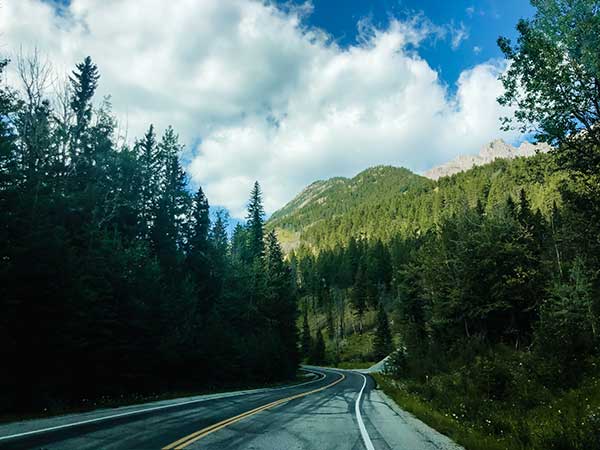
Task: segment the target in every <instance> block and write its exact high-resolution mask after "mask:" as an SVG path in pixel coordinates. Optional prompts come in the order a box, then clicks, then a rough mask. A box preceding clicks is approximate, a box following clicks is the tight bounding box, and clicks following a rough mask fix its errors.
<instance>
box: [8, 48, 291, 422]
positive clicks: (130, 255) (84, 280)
mask: <svg viewBox="0 0 600 450" xmlns="http://www.w3.org/2000/svg"><path fill="white" fill-rule="evenodd" d="M7 64H8V61H3V62H2V63H0V77H1V76H2V73H3V71H4V70H5V68H6V66H7ZM18 69H19V70H18V72H19V74H20V77H21V81H22V86H21V88H22V93H21V94H18V93H17V92H16V91H13V90H11V89H9V88H7V87H6V86H5V84H1V86H2V87H1V88H0V211H1V213H0V358H1V360H2V361H3V369H2V371H0V385H1V386H2V395H1V396H0V414H2V413H8V412H11V413H14V412H17V411H25V412H40V411H49V412H52V411H56V410H59V409H61V408H62V407H64V406H69V405H77V406H88V405H89V406H91V405H93V404H95V403H94V402H95V401H97V400H98V399H99V398H100V397H105V396H109V397H116V396H122V395H126V396H128V397H130V396H132V395H133V394H142V395H143V394H148V393H161V392H166V391H171V390H189V391H194V390H195V391H200V390H207V389H210V388H212V387H214V386H217V385H221V386H223V385H231V384H234V383H235V384H236V385H241V384H249V383H264V382H271V381H275V380H283V379H289V378H291V377H293V376H294V375H295V372H296V367H297V362H298V358H297V350H296V329H295V327H294V323H295V320H296V303H295V296H294V291H293V285H292V279H291V277H290V270H289V267H288V266H287V265H286V264H285V263H284V261H283V256H282V252H281V249H280V247H279V244H278V242H277V239H276V237H275V235H274V234H272V233H271V234H269V235H265V232H264V228H263V220H264V212H263V209H262V203H261V202H262V199H261V191H260V187H259V185H258V183H257V184H256V185H255V186H254V189H253V191H252V193H251V198H250V203H249V207H248V220H247V223H246V225H244V226H240V227H239V228H238V230H237V232H236V235H235V239H234V242H233V245H230V243H229V240H228V236H227V234H226V228H227V224H226V217H225V216H224V215H222V214H217V215H216V217H214V220H212V221H211V219H210V214H209V205H208V200H207V198H206V197H205V196H204V194H203V192H202V189H198V190H197V191H196V192H195V193H193V194H192V193H191V192H190V191H189V187H188V181H187V177H186V174H185V172H184V170H183V169H182V167H181V163H180V161H179V154H180V152H181V150H182V145H181V144H180V143H179V140H178V136H177V134H176V132H175V131H174V130H173V129H172V128H170V127H169V128H167V129H166V130H165V131H164V133H163V134H162V136H161V137H158V136H157V134H156V130H155V129H154V128H153V127H152V125H150V126H149V128H148V131H147V132H146V134H145V135H144V136H142V137H141V138H140V139H137V140H135V143H134V144H133V145H132V146H129V145H127V143H126V142H124V141H123V139H121V136H119V134H118V132H117V129H118V126H117V123H116V120H115V118H114V117H113V116H112V114H111V110H110V102H109V100H108V99H105V100H104V101H103V102H99V103H94V102H93V96H94V92H95V90H96V87H97V83H98V82H99V80H100V74H99V72H98V69H97V68H96V66H95V65H94V63H93V62H92V60H91V59H90V58H86V59H85V60H84V61H83V62H82V63H81V64H78V65H77V67H76V69H75V70H74V71H73V73H72V75H71V76H70V79H69V83H68V86H67V88H66V90H65V92H64V94H63V95H62V96H58V97H56V96H50V95H49V92H50V90H49V78H48V77H49V73H50V72H49V68H48V66H47V65H45V64H43V63H42V62H41V58H40V57H39V56H38V55H37V54H36V55H33V56H32V57H31V58H24V59H22V60H20V61H18ZM0 82H1V78H0Z"/></svg>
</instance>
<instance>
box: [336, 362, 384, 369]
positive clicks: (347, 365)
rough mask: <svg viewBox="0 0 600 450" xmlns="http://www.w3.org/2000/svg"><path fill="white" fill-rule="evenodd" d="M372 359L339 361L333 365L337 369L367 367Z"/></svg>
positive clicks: (371, 363)
mask: <svg viewBox="0 0 600 450" xmlns="http://www.w3.org/2000/svg"><path fill="white" fill-rule="evenodd" d="M373 364H375V362H374V361H341V362H339V363H337V364H336V365H335V367H336V368H338V369H368V368H369V367H371V366H372V365H373Z"/></svg>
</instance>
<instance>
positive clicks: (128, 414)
mask: <svg viewBox="0 0 600 450" xmlns="http://www.w3.org/2000/svg"><path fill="white" fill-rule="evenodd" d="M300 370H304V371H306V372H311V373H317V374H319V375H321V377H320V378H317V379H315V380H310V381H306V382H304V383H300V384H292V385H290V386H282V387H278V388H262V389H266V390H265V391H263V390H262V389H257V390H255V391H254V392H252V391H250V392H248V391H242V392H239V393H237V394H233V395H228V396H226V397H221V398H229V397H237V396H240V395H249V394H260V393H263V392H267V391H278V390H281V389H290V388H293V387H299V386H305V385H307V384H310V383H314V382H315V381H319V380H322V379H323V378H325V376H326V375H325V373H323V372H318V371H315V370H312V369H311V370H309V369H300ZM215 399H219V397H216V398H215V397H213V398H199V399H196V400H190V401H187V402H181V403H172V404H169V405H162V406H155V407H152V408H146V409H137V410H135V411H128V412H124V413H120V414H113V415H110V416H103V417H97V418H95V419H88V420H82V421H81V422H74V423H66V424H64V425H57V426H54V427H49V428H41V429H39V430H31V431H25V432H23V433H16V434H10V435H8V436H0V441H4V440H7V439H14V438H18V437H24V436H31V435H33V434H40V433H46V432H48V431H56V430H62V429H64V428H71V427H76V426H79V425H86V424H89V423H95V422H102V421H103V420H110V419H116V418H118V417H126V416H132V415H134V414H142V413H145V412H150V411H158V410H160V409H167V408H175V407H177V406H183V405H189V404H191V403H201V402H205V401H208V400H215Z"/></svg>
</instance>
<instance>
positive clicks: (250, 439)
mask: <svg viewBox="0 0 600 450" xmlns="http://www.w3.org/2000/svg"><path fill="white" fill-rule="evenodd" d="M314 369H315V370H316V371H318V372H319V373H320V374H322V375H321V376H320V378H319V379H317V380H314V381H312V382H310V383H308V384H304V385H299V386H293V387H287V388H279V389H260V390H254V391H244V392H238V393H234V394H220V395H213V396H200V397H196V398H192V399H185V400H181V401H179V402H177V401H176V402H161V403H156V404H148V405H142V406H137V407H129V408H119V409H117V410H112V412H111V411H108V412H107V411H103V412H102V413H97V414H96V415H94V413H88V414H85V415H71V416H68V417H67V418H58V419H45V421H28V422H22V423H19V424H7V425H2V426H0V449H47V450H54V449H56V450H58V449H60V450H71V449H72V450H75V449H77V450H85V449H106V450H116V449H163V448H166V449H178V448H186V449H189V450H194V449H210V450H216V449H235V450H241V449H246V450H250V449H253V450H258V449H275V450H280V449H306V450H327V449H336V450H383V449H394V450H396V449H398V450H402V449H406V450H440V449H442V450H456V449H459V447H458V446H456V445H455V444H453V443H452V442H451V441H450V440H449V439H448V438H446V437H445V436H442V435H440V434H439V433H437V432H435V431H433V430H431V429H430V428H429V427H427V426H426V425H424V424H422V423H421V422H419V421H417V420H416V419H414V418H412V416H410V415H409V414H407V413H405V412H403V411H401V410H399V409H398V408H397V407H395V406H394V405H393V404H391V402H390V401H389V399H387V398H385V396H384V395H383V394H382V393H380V392H379V391H377V390H375V389H373V387H374V386H373V380H372V379H371V378H370V377H368V376H365V375H362V374H360V373H356V372H351V371H341V370H334V369H324V368H314ZM81 422H84V423H81ZM48 428H51V429H48ZM41 429H46V431H43V432H36V431H39V430H41ZM27 433H28V434H27ZM15 435H16V436H15ZM8 436H13V437H10V438H7V437H8Z"/></svg>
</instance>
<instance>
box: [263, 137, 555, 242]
mask: <svg viewBox="0 0 600 450" xmlns="http://www.w3.org/2000/svg"><path fill="white" fill-rule="evenodd" d="M547 150H548V148H547V147H541V146H534V145H532V144H522V145H521V146H520V147H519V148H518V149H516V148H515V147H512V146H510V145H508V144H506V143H504V142H503V141H500V140H498V141H494V142H492V143H490V144H489V145H487V146H485V147H484V148H483V149H482V150H481V152H480V154H479V156H477V157H463V158H462V159H461V158H459V160H457V161H461V162H460V163H457V162H456V161H455V162H453V163H449V164H446V165H444V166H440V167H439V168H436V169H434V170H433V171H431V172H432V173H428V174H427V175H428V177H425V176H421V175H417V174H415V173H413V172H411V171H410V170H408V169H405V168H398V167H390V166H377V167H372V168H369V169H367V170H365V171H363V172H360V173H359V174H358V175H356V176H355V177H353V178H343V177H335V178H330V179H328V180H319V181H316V182H314V183H312V184H310V185H309V186H308V187H306V188H305V189H304V190H303V191H302V192H300V194H298V195H297V196H296V197H295V198H294V199H293V200H292V201H290V202H289V203H288V204H286V205H285V206H284V207H283V208H281V209H280V210H279V211H277V212H275V213H274V214H273V215H272V216H271V218H270V219H269V221H268V223H267V226H268V227H269V228H275V229H276V230H277V233H278V236H279V239H280V241H281V243H282V246H283V248H284V249H285V251H286V252H289V251H291V250H293V249H295V248H297V247H299V246H300V245H302V244H303V245H306V246H308V247H310V248H312V249H313V250H318V249H322V248H331V247H334V246H336V245H338V244H341V243H344V242H346V241H347V239H348V238H349V237H350V236H354V237H357V238H358V237H367V238H369V239H381V240H383V241H389V240H390V239H393V238H394V237H396V236H407V235H410V234H412V233H423V232H426V231H427V230H429V229H431V228H432V227H434V226H435V225H436V224H437V223H439V221H440V219H442V218H443V217H446V216H449V215H451V214H454V213H456V212H459V211H462V210H464V208H465V207H466V206H467V205H468V206H475V205H476V204H477V203H478V202H479V203H480V204H481V205H482V207H483V208H485V209H486V210H488V211H491V210H493V209H494V208H495V207H496V206H497V205H499V204H501V203H503V202H505V201H506V198H507V197H508V195H512V196H513V198H517V196H518V195H519V191H520V190H521V189H524V190H525V191H526V192H527V194H528V197H529V198H530V200H531V203H532V206H533V207H534V208H539V209H540V210H541V211H542V212H543V213H547V212H548V211H549V210H550V209H551V208H552V204H553V202H554V201H559V195H558V186H559V183H560V179H561V175H560V174H558V173H554V172H553V171H552V170H550V169H549V167H550V165H551V164H553V163H552V160H551V158H549V155H547V154H545V153H546V152H547ZM521 155H526V156H528V157H526V158H525V157H518V156H521ZM450 173H454V174H453V175H451V176H446V174H450Z"/></svg>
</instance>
